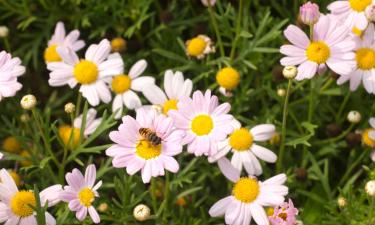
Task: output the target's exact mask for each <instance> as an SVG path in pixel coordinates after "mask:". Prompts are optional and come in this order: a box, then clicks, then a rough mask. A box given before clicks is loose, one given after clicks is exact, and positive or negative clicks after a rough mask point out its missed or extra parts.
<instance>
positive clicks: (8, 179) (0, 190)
mask: <svg viewBox="0 0 375 225" xmlns="http://www.w3.org/2000/svg"><path fill="white" fill-rule="evenodd" d="M0 180H1V182H0V223H4V224H6V225H37V224H38V223H37V220H36V212H35V211H34V209H33V208H32V207H30V206H33V207H36V199H35V194H34V192H33V191H32V190H21V191H19V190H18V188H17V185H16V183H15V182H14V180H13V178H12V176H11V175H10V174H9V173H8V171H7V170H6V169H1V170H0ZM61 190H62V189H61V185H53V186H51V187H48V188H46V189H44V190H43V191H41V192H40V193H39V197H40V203H41V206H42V207H44V206H46V205H48V207H51V206H54V205H56V204H57V203H59V202H60V199H59V193H60V192H61ZM45 217H46V224H47V225H55V224H56V220H55V218H53V216H52V215H51V214H49V213H48V212H46V213H45Z"/></svg>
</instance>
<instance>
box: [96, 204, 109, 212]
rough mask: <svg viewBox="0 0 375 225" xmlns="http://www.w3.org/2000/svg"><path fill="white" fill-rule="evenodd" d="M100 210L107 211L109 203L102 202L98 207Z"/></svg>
mask: <svg viewBox="0 0 375 225" xmlns="http://www.w3.org/2000/svg"><path fill="white" fill-rule="evenodd" d="M98 210H99V212H102V213H103V212H106V211H107V210H108V204H107V203H102V204H100V205H99V207H98Z"/></svg>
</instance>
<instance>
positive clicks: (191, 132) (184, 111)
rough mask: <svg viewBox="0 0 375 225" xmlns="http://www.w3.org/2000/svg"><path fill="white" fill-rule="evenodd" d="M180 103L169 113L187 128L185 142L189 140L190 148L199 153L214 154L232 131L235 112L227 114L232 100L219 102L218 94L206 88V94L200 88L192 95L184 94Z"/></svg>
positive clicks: (185, 129)
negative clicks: (176, 108)
mask: <svg viewBox="0 0 375 225" xmlns="http://www.w3.org/2000/svg"><path fill="white" fill-rule="evenodd" d="M177 107H178V110H172V111H170V112H169V116H171V117H172V118H173V122H174V125H175V126H176V128H177V129H179V130H182V131H184V132H185V137H184V140H183V143H184V144H188V147H187V149H188V152H190V153H194V154H195V155H196V156H201V155H206V156H213V155H215V154H216V153H217V150H218V142H220V141H224V140H225V138H226V137H227V135H228V134H230V133H231V132H232V131H233V126H232V125H231V121H232V120H233V116H232V115H230V114H228V112H229V110H230V108H231V107H230V104H229V103H223V104H221V105H219V100H218V98H217V97H216V96H215V95H212V96H211V91H210V90H207V91H206V93H205V94H204V95H203V93H202V92H201V91H196V92H194V94H193V98H192V99H191V98H189V97H184V98H182V99H181V100H180V101H179V102H178V104H177Z"/></svg>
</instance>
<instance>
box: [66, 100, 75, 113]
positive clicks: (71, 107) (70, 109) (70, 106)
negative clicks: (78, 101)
mask: <svg viewBox="0 0 375 225" xmlns="http://www.w3.org/2000/svg"><path fill="white" fill-rule="evenodd" d="M64 109H65V112H66V113H69V114H70V113H73V112H74V111H75V110H76V106H75V105H74V104H73V103H71V102H69V103H67V104H66V105H65V107H64Z"/></svg>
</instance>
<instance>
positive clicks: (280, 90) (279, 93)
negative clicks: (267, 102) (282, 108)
mask: <svg viewBox="0 0 375 225" xmlns="http://www.w3.org/2000/svg"><path fill="white" fill-rule="evenodd" d="M277 95H278V96H280V97H284V96H285V95H286V90H285V89H284V88H279V89H277Z"/></svg>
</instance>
